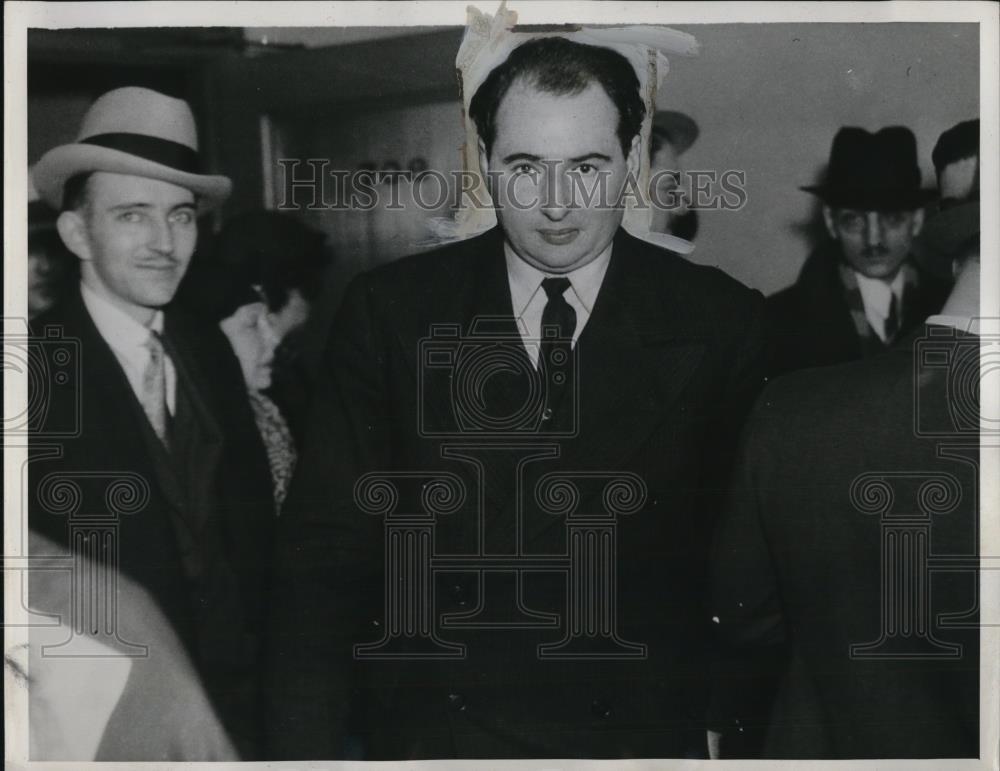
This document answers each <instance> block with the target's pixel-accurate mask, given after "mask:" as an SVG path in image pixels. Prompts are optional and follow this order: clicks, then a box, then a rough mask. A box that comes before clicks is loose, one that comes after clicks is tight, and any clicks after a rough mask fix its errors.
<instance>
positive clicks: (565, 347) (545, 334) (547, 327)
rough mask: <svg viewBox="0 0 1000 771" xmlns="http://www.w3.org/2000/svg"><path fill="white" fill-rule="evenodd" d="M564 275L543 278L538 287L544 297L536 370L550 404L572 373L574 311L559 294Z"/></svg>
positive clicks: (564, 285)
mask: <svg viewBox="0 0 1000 771" xmlns="http://www.w3.org/2000/svg"><path fill="white" fill-rule="evenodd" d="M569 287H570V282H569V279H568V278H565V277H559V278H547V279H544V280H543V281H542V289H544V290H545V294H546V296H547V297H548V302H547V303H545V310H543V311H542V345H541V361H540V362H539V369H540V370H541V372H542V375H543V377H544V382H545V386H546V389H547V394H548V397H547V398H546V402H547V403H548V404H550V405H554V404H555V402H556V401H558V397H559V395H560V394H561V393H562V391H563V389H564V388H565V387H566V384H567V382H568V381H569V377H570V374H571V373H572V358H571V357H572V354H573V333H574V332H575V331H576V311H575V310H573V306H571V305H570V304H569V303H568V302H566V298H565V297H564V296H563V293H564V292H565V291H566V290H567V289H569Z"/></svg>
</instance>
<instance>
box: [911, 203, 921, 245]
mask: <svg viewBox="0 0 1000 771" xmlns="http://www.w3.org/2000/svg"><path fill="white" fill-rule="evenodd" d="M923 229H924V210H923V209H917V210H916V211H914V212H913V221H912V223H911V225H910V232H911V233H912V234H913V237H914V238H916V237H917V236H919V235H920V231H921V230H923Z"/></svg>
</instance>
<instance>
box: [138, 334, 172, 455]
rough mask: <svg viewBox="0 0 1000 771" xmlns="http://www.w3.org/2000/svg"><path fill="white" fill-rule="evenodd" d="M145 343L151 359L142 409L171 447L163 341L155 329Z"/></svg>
mask: <svg viewBox="0 0 1000 771" xmlns="http://www.w3.org/2000/svg"><path fill="white" fill-rule="evenodd" d="M145 345H146V350H148V351H149V361H148V362H147V364H146V369H145V371H144V372H143V373H142V394H141V395H140V397H139V401H140V402H141V403H142V409H143V410H144V411H145V413H146V417H147V418H149V424H150V425H151V426H152V427H153V431H155V432H156V435H157V436H158V437H159V438H160V441H161V442H163V446H164V447H166V448H168V449H169V448H170V441H169V436H168V431H167V422H168V420H169V416H168V414H167V370H166V359H165V358H164V353H163V341H162V340H161V339H160V336H159V335H158V334H157V333H156V332H155V331H153V330H150V331H149V337H148V338H147V340H146V343H145Z"/></svg>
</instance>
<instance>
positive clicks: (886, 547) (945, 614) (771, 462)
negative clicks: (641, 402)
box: [712, 126, 980, 759]
mask: <svg viewBox="0 0 1000 771" xmlns="http://www.w3.org/2000/svg"><path fill="white" fill-rule="evenodd" d="M957 128H958V129H960V130H959V131H958V133H959V134H960V135H961V137H960V139H961V141H960V142H958V143H955V142H954V141H953V140H955V138H956V137H955V132H956V129H952V130H951V131H949V132H946V133H945V134H944V135H943V136H942V139H941V141H940V142H939V144H938V147H939V148H941V147H947V148H950V149H949V150H948V152H947V153H945V154H942V153H939V152H937V151H936V152H935V161H939V160H941V161H942V164H943V165H942V164H938V176H939V180H940V186H941V198H942V201H943V202H944V201H948V200H952V201H954V200H956V199H958V200H964V201H966V202H965V203H962V204H961V205H959V206H954V207H951V208H948V209H945V210H942V211H941V212H940V213H939V214H937V215H935V216H934V217H933V218H931V220H930V221H929V222H928V228H927V232H926V233H925V240H926V242H927V248H926V249H925V251H926V253H927V254H928V255H932V256H933V257H934V259H935V260H936V261H937V263H939V265H940V267H943V268H945V271H947V269H948V268H951V266H952V265H953V266H954V275H955V285H954V289H953V290H952V292H951V294H950V295H949V297H948V299H947V301H946V303H945V305H944V308H943V309H942V311H941V313H940V314H939V315H934V316H931V317H930V318H928V319H927V321H926V323H925V324H923V325H921V326H920V327H918V328H917V329H916V330H914V332H912V333H911V334H910V335H909V336H908V337H907V338H905V339H904V340H902V341H900V342H899V343H898V344H897V345H896V346H895V347H894V348H893V349H892V350H890V351H888V352H887V353H885V354H884V355H882V356H878V357H874V358H872V359H869V360H866V361H863V362H854V363H850V364H845V365H841V366H838V367H829V368H819V369H814V370H809V371H804V372H800V373H795V374H792V375H789V376H787V377H784V378H779V379H778V380H776V381H774V382H773V383H772V384H771V385H769V386H768V388H767V389H765V391H764V393H763V394H762V395H761V398H760V401H759V402H758V406H757V407H756V408H755V411H754V414H753V415H752V416H751V418H750V420H749V421H748V424H747V428H746V433H745V439H744V446H743V451H742V454H741V460H740V463H739V466H738V473H737V475H736V483H735V485H734V489H733V491H732V494H731V495H732V498H731V502H730V505H729V507H728V508H727V510H726V512H725V514H724V516H723V518H722V521H721V523H720V528H719V532H718V534H717V542H716V546H715V554H714V561H713V571H712V572H713V603H712V608H713V614H714V616H715V621H716V623H717V625H718V629H719V631H720V633H721V636H722V638H723V640H724V641H725V643H726V644H727V645H728V648H727V655H725V656H723V657H721V659H720V663H719V665H718V669H717V673H716V678H715V679H716V688H715V693H714V699H713V701H714V705H715V710H716V719H717V721H718V722H717V724H716V728H717V730H718V731H719V733H721V743H720V754H722V756H724V757H733V756H739V755H741V754H746V752H747V748H746V745H745V743H744V742H745V737H746V734H748V733H752V732H754V731H755V730H757V729H759V728H760V727H761V725H763V726H764V727H765V729H766V730H765V731H764V734H765V736H764V741H763V745H762V747H759V748H758V752H760V753H762V754H763V756H765V757H772V758H830V759H846V758H897V757H907V758H924V757H935V758H942V757H978V755H979V732H978V726H979V688H978V685H979V634H978V632H979V630H978V623H977V621H978V607H979V600H978V591H977V587H978V573H977V564H978V563H977V555H978V505H977V496H978V490H979V473H978V471H979V401H978V396H979V372H980V368H979V336H978V335H979V332H978V324H979V321H978V318H977V317H978V315H979V306H978V302H979V202H978V181H977V180H978V163H977V161H978V148H979V137H978V127H976V130H975V131H966V130H962V129H961V126H960V127H957ZM956 187H958V188H959V189H958V190H955V188H956ZM929 265H930V266H931V267H934V263H933V262H932V261H931V260H930V259H929ZM945 271H940V272H945ZM775 661H778V662H780V664H779V666H778V667H776V668H774V667H772V666H771V665H773V663H774V662H775ZM769 669H770V670H771V671H770V674H772V675H774V676H776V682H777V685H776V695H775V692H773V691H769V685H770V683H769V682H768V674H769V671H768V670H769ZM772 695H773V700H772V699H771V698H769V697H771V696H772ZM769 702H771V703H770V704H769ZM734 744H735V745H736V746H734Z"/></svg>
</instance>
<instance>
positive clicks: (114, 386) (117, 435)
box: [66, 293, 183, 507]
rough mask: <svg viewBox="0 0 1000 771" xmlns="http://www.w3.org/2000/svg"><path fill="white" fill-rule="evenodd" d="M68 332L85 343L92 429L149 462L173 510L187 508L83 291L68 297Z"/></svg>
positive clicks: (148, 467) (124, 454) (133, 460)
mask: <svg viewBox="0 0 1000 771" xmlns="http://www.w3.org/2000/svg"><path fill="white" fill-rule="evenodd" d="M66 303H67V308H66V317H67V326H68V328H69V329H71V330H72V329H76V330H80V336H81V343H82V345H83V370H84V374H83V378H82V383H81V387H82V388H85V389H87V391H88V392H89V393H87V394H86V395H85V399H84V404H85V410H86V411H87V412H88V413H89V414H85V416H84V419H85V420H86V425H87V426H88V430H89V431H97V430H100V431H101V432H102V433H105V434H106V435H107V436H108V441H113V442H115V443H120V444H121V445H122V454H121V457H123V458H128V459H129V462H131V463H133V464H134V463H136V462H137V461H139V459H140V458H145V463H144V464H143V465H145V466H146V468H145V469H144V471H145V475H146V476H148V477H150V478H151V481H152V479H155V480H156V482H157V484H158V485H159V487H160V489H161V490H162V491H163V495H164V497H165V498H166V500H167V501H169V503H170V504H171V505H172V506H174V507H179V506H182V505H183V503H182V501H183V494H182V490H181V488H180V485H179V482H178V479H177V476H176V474H175V473H174V470H173V468H172V467H171V465H170V464H169V463H168V462H167V455H166V451H165V450H164V449H163V446H162V445H161V444H160V441H159V439H157V438H156V434H155V433H154V432H153V429H152V427H151V426H150V425H149V421H148V419H147V418H146V414H145V412H144V411H143V409H142V405H141V404H140V403H139V399H138V398H137V397H136V395H135V392H134V391H133V390H132V386H131V385H130V384H129V382H128V378H127V377H126V375H125V371H124V370H123V369H122V366H121V364H120V363H119V361H118V358H117V357H116V356H115V354H114V352H113V351H112V350H111V348H110V346H109V345H108V344H107V342H106V341H105V340H104V338H103V337H101V334H100V332H99V331H98V330H97V326H96V325H95V324H94V322H93V319H91V318H90V314H89V313H88V312H87V309H86V306H85V305H84V303H83V298H82V297H81V296H80V295H79V293H77V294H75V295H74V296H72V297H70V298H67V300H66Z"/></svg>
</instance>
